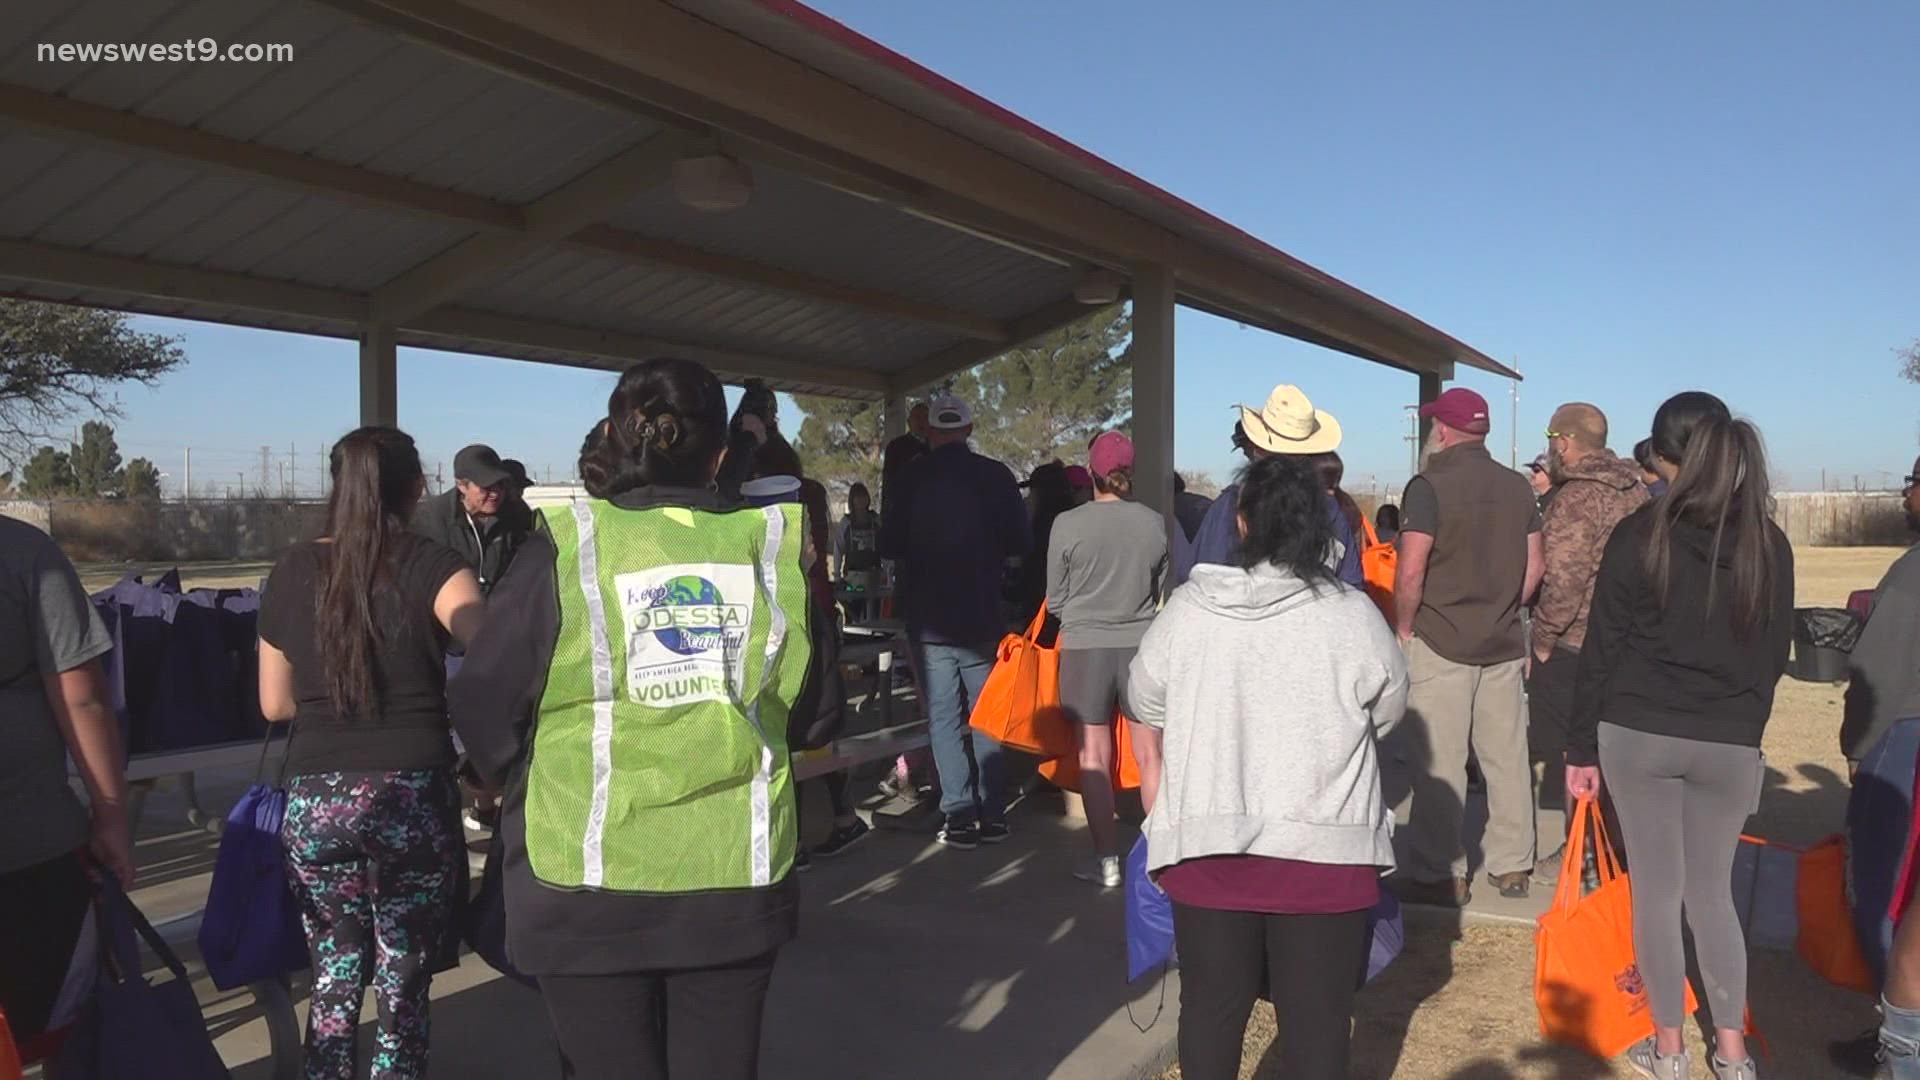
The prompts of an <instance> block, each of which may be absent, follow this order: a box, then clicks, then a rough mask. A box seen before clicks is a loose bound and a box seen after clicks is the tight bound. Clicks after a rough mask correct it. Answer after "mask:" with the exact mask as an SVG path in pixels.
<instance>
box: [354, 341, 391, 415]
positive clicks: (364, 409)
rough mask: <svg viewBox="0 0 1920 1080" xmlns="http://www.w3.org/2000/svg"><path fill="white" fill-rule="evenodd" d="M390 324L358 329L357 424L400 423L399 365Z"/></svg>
mask: <svg viewBox="0 0 1920 1080" xmlns="http://www.w3.org/2000/svg"><path fill="white" fill-rule="evenodd" d="M395 349H396V346H395V342H394V340H393V327H391V326H369V327H367V328H366V329H364V330H362V331H361V332H360V426H361V427H398V426H399V425H400V365H399V362H398V359H397V358H396V355H395Z"/></svg>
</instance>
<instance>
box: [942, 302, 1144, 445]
mask: <svg viewBox="0 0 1920 1080" xmlns="http://www.w3.org/2000/svg"><path fill="white" fill-rule="evenodd" d="M1132 336H1133V317H1132V315H1131V314H1130V313H1129V312H1128V310H1127V309H1126V308H1124V307H1121V306H1119V305H1115V306H1113V307H1109V308H1102V309H1100V310H1098V311H1095V312H1093V313H1092V314H1090V315H1088V316H1087V317H1086V318H1084V319H1081V320H1080V321H1078V322H1075V323H1073V324H1071V325H1069V326H1066V327H1063V328H1062V329H1059V330H1055V331H1054V332H1053V333H1051V334H1048V335H1046V336H1044V337H1041V338H1038V339H1036V340H1034V341H1033V342H1031V343H1029V344H1027V345H1025V346H1022V347H1021V348H1018V349H1013V350H1011V351H1009V352H1005V353H1002V354H1001V355H999V356H996V357H994V358H993V359H991V360H989V361H987V362H986V363H984V364H982V365H980V366H979V367H977V368H974V369H973V370H972V371H968V372H966V373H964V374H962V375H961V376H960V377H959V378H957V379H955V380H954V382H953V392H954V393H956V394H958V395H960V396H961V397H963V398H965V399H966V400H967V402H968V404H970V405H972V406H973V414H974V445H975V446H976V447H977V448H978V449H979V450H980V452H981V453H983V454H986V455H988V456H989V457H995V458H999V459H1000V460H1001V461H1004V462H1006V463H1007V465H1008V466H1010V467H1011V468H1012V469H1013V470H1014V472H1016V473H1018V474H1019V475H1021V476H1026V475H1027V474H1028V473H1030V472H1032V471H1033V469H1034V467H1035V466H1038V465H1042V464H1045V463H1046V462H1048V461H1051V460H1053V459H1054V458H1056V457H1057V458H1061V459H1062V460H1067V461H1075V462H1077V461H1084V460H1085V459H1086V456H1087V443H1088V441H1089V440H1091V439H1092V438H1093V436H1095V435H1097V434H1099V433H1100V432H1102V431H1104V430H1106V429H1108V428H1121V429H1123V430H1124V429H1126V428H1128V427H1130V426H1131V424H1132V421H1133V368H1132V365H1131V364H1130V363H1129V362H1128V360H1127V356H1126V346H1127V343H1128V342H1129V340H1130V339H1131V338H1132Z"/></svg>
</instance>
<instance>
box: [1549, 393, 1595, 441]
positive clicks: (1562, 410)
mask: <svg viewBox="0 0 1920 1080" xmlns="http://www.w3.org/2000/svg"><path fill="white" fill-rule="evenodd" d="M1548 426H1550V427H1551V428H1552V429H1553V433H1554V434H1555V435H1558V436H1562V437H1564V438H1565V439H1566V440H1567V441H1568V442H1570V443H1572V444H1573V446H1574V447H1575V448H1576V449H1578V450H1580V451H1582V452H1587V453H1590V452H1592V451H1594V450H1605V449H1606V448H1607V414H1606V413H1603V412H1601V411H1600V410H1599V409H1598V408H1595V407H1594V406H1592V405H1589V404H1587V403H1586V402H1584V401H1571V402H1568V403H1567V404H1565V405H1562V406H1560V407H1559V408H1557V409H1555V410H1553V421H1552V423H1551V424H1550V425H1548Z"/></svg>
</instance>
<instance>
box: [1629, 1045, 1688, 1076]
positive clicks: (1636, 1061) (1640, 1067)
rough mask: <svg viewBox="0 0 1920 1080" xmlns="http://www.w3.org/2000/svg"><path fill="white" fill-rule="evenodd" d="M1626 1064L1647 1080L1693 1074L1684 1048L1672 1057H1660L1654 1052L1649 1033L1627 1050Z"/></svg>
mask: <svg viewBox="0 0 1920 1080" xmlns="http://www.w3.org/2000/svg"><path fill="white" fill-rule="evenodd" d="M1627 1064H1629V1065H1631V1066H1633V1071H1634V1072H1637V1073H1639V1074H1640V1075H1641V1076H1645V1077H1648V1078H1649V1080H1688V1077H1690V1076H1692V1075H1693V1072H1692V1066H1691V1065H1690V1064H1689V1063H1688V1061H1687V1052H1686V1051H1685V1050H1682V1051H1680V1052H1679V1053H1677V1054H1674V1055H1673V1056H1672V1057H1662V1056H1660V1055H1659V1054H1657V1053H1655V1052H1654V1049H1653V1036H1651V1035H1649V1036H1647V1037H1646V1038H1644V1039H1642V1040H1640V1041H1639V1042H1637V1043H1634V1044H1633V1046H1632V1047H1630V1048H1629V1049H1628V1050H1627Z"/></svg>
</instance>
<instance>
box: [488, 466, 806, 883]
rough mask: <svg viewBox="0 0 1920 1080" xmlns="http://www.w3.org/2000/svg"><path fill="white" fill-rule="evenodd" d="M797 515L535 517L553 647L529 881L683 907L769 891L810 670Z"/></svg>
mask: <svg viewBox="0 0 1920 1080" xmlns="http://www.w3.org/2000/svg"><path fill="white" fill-rule="evenodd" d="M801 515H802V511H801V509H800V507H798V506H796V505H793V504H778V505H774V506H768V507H765V508H762V509H741V510H735V511H727V512H706V511H695V510H687V509H684V508H675V507H662V508H657V509H652V510H622V509H619V508H616V507H613V506H611V505H609V504H607V503H603V502H580V503H576V504H574V505H573V506H572V507H571V508H570V509H564V510H555V511H548V512H547V513H546V517H547V522H548V528H549V531H550V533H551V535H552V537H553V541H554V545H555V549H556V566H555V570H556V581H557V583H558V590H557V591H558V600H559V606H560V633H559V635H558V638H557V639H556V641H555V645H554V656H553V660H552V662H551V664H550V665H549V670H548V678H547V685H546V688H545V690H544V692H543V694H542V697H541V701H540V706H539V718H538V720H537V722H536V725H535V729H534V732H533V749H532V754H531V757H530V760H529V764H528V769H527V791H526V800H525V816H526V830H527V852H528V859H529V862H530V863H531V866H532V869H533V871H534V876H535V877H536V878H538V879H539V880H540V881H542V882H544V883H546V884H549V885H553V886H558V887H562V888H589V889H604V890H608V891H617V892H669V893H677V892H694V891H700V890H705V889H724V888H750V887H758V886H765V885H770V884H772V883H774V882H776V881H779V880H781V879H783V878H785V877H786V875H787V874H788V873H789V872H790V870H791V869H792V865H793V853H794V840H795V834H796V827H795V821H794V807H793V785H792V778H791V774H790V768H789V758H788V752H787V745H786V729H787V713H788V712H789V710H790V709H791V706H792V703H793V700H794V698H795V697H796V696H797V695H798V693H799V691H800V689H801V684H802V683H803V682H804V680H805V677H806V673H807V668H808V665H809V663H810V660H811V645H810V643H809V641H808V639H807V636H806V634H804V633H796V632H793V631H794V630H795V628H796V627H802V628H803V627H804V626H805V625H806V624H805V622H804V619H805V614H804V613H805V611H806V603H807V592H806V582H805V578H804V575H803V574H801V573H800V561H801V546H802V545H801V540H802V539H803V529H802V528H801Z"/></svg>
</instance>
